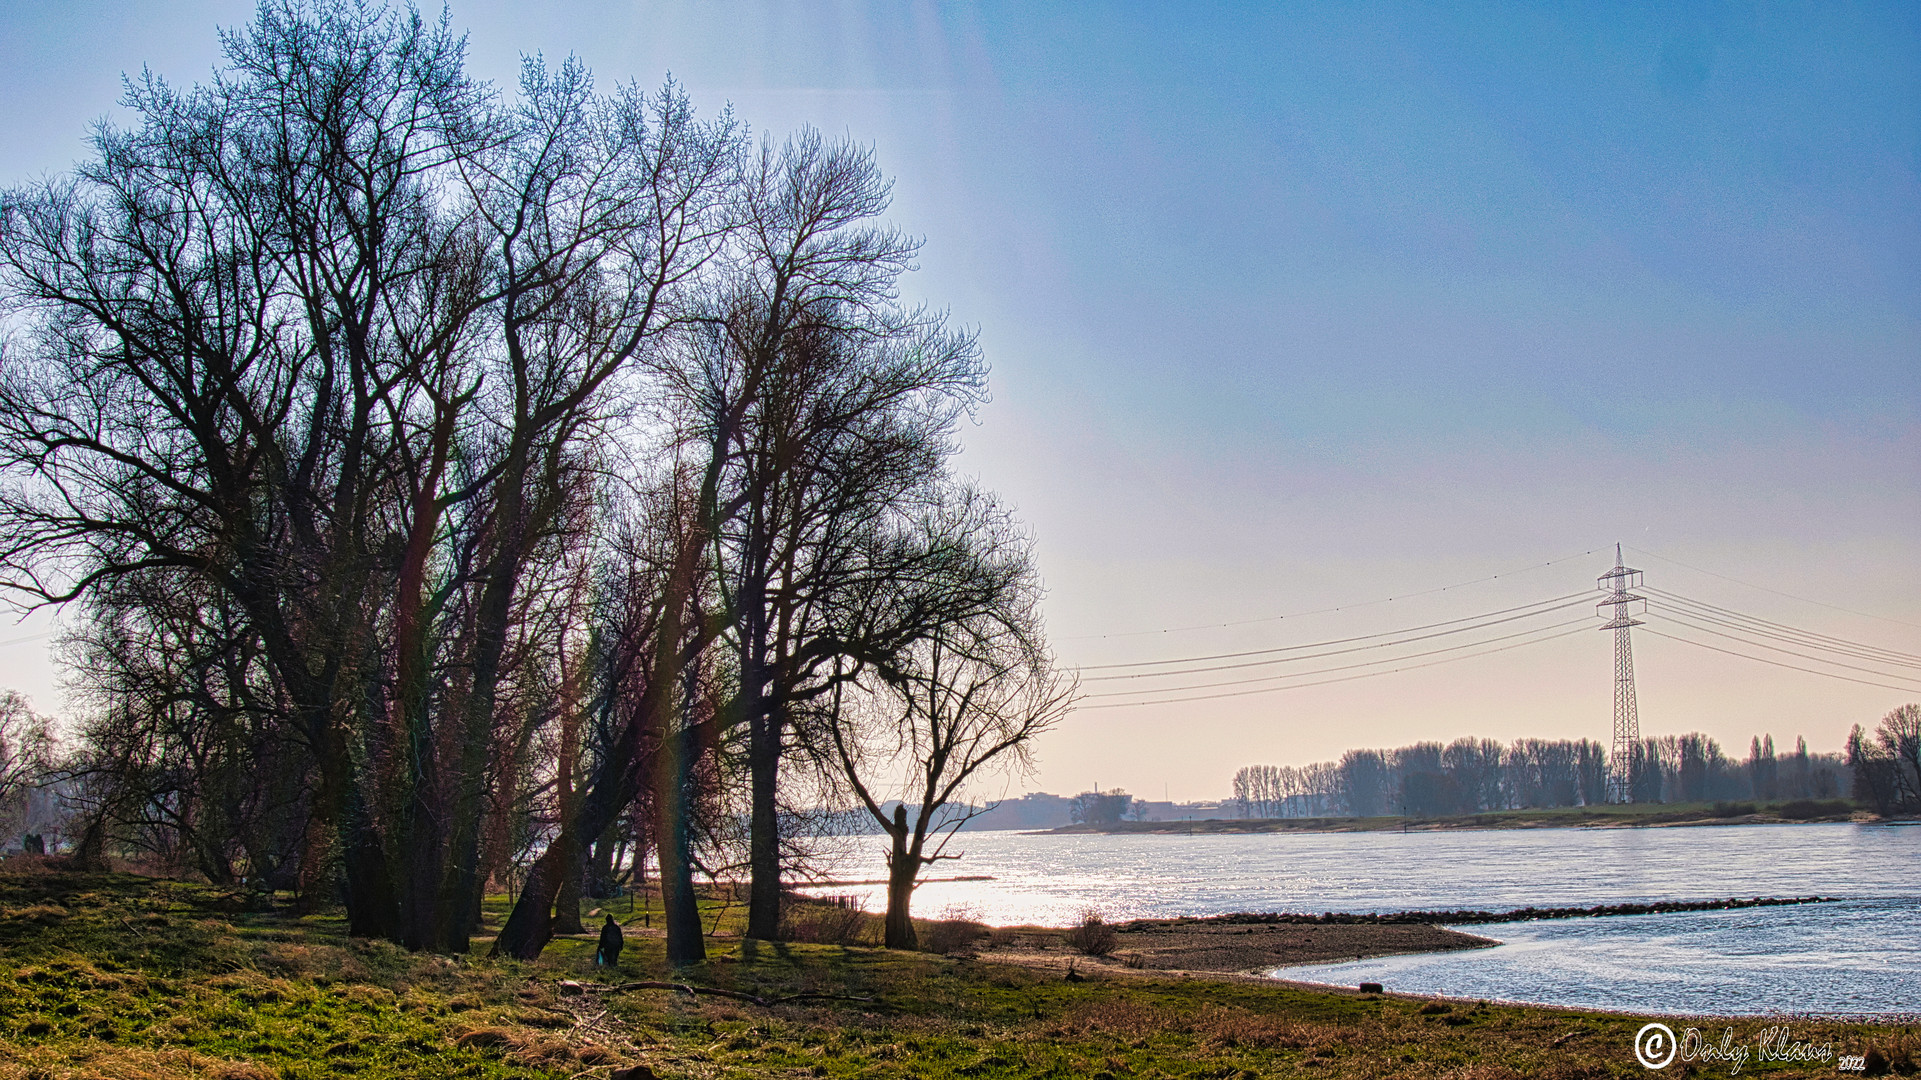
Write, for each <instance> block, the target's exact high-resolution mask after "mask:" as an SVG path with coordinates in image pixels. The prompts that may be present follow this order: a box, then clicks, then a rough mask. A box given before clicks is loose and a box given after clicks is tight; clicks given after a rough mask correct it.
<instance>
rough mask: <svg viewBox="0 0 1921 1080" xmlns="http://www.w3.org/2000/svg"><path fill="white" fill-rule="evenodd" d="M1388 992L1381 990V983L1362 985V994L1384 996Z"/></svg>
mask: <svg viewBox="0 0 1921 1080" xmlns="http://www.w3.org/2000/svg"><path fill="white" fill-rule="evenodd" d="M1386 992H1387V991H1385V990H1382V989H1381V984H1380V983H1362V984H1361V993H1363V994H1384V993H1386Z"/></svg>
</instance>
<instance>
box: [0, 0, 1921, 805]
mask: <svg viewBox="0 0 1921 1080" xmlns="http://www.w3.org/2000/svg"><path fill="white" fill-rule="evenodd" d="M250 13H251V5H250V4H247V3H244V2H228V0H220V2H204V3H193V2H173V3H158V2H150V0H116V2H113V3H105V2H100V0H63V2H61V3H57V4H56V3H47V2H41V0H13V2H12V3H9V4H8V5H6V6H5V8H4V10H3V11H0V102H3V103H4V108H5V114H6V116H7V117H8V122H7V124H5V125H0V184H9V185H10V184H14V183H20V182H25V181H28V180H31V179H33V178H35V177H38V176H42V175H53V174H57V173H59V172H61V171H63V170H65V169H67V168H70V167H71V165H72V164H73V162H74V161H76V160H77V159H78V158H80V157H81V156H83V155H84V153H85V150H86V147H85V143H84V139H85V135H86V131H87V128H88V125H89V124H90V123H92V122H94V121H96V120H98V119H100V118H102V117H107V118H111V117H113V116H115V115H116V111H115V102H116V99H117V96H118V92H119V79H120V75H121V73H122V72H133V71H138V70H139V69H140V68H141V67H142V66H143V65H146V66H150V67H151V68H152V69H153V70H155V71H156V72H158V73H160V74H162V75H164V76H166V77H168V78H169V79H172V80H174V81H176V82H191V81H195V80H198V79H203V78H205V77H206V75H207V73H208V72H209V71H210V69H211V67H212V65H213V64H214V63H215V62H216V60H217V57H218V43H217V38H216V35H215V33H214V30H215V27H217V26H232V25H235V24H238V23H242V22H244V21H245V20H246V19H247V18H248V17H249V15H250ZM451 14H452V20H453V22H454V24H455V25H456V26H457V27H461V28H464V29H466V30H467V31H468V33H469V62H470V70H471V71H473V72H474V73H475V74H477V75H479V76H481V77H484V78H488V79H492V80H494V81H496V82H498V83H500V84H502V85H503V86H511V84H512V80H513V78H514V75H515V72H516V70H517V65H518V63H519V59H520V57H521V56H522V55H525V54H532V53H540V54H543V55H545V56H546V57H548V58H549V59H558V58H560V57H563V56H566V55H568V54H574V55H578V56H579V57H580V58H581V59H582V60H584V61H585V62H586V63H587V64H588V65H589V66H590V67H591V68H592V69H593V70H594V71H595V73H596V75H597V77H598V78H599V80H600V81H601V82H602V84H603V85H612V84H613V83H616V82H625V81H628V80H634V81H638V82H639V83H641V84H643V85H657V84H659V82H660V81H661V80H662V79H663V78H665V77H666V76H667V75H668V74H669V73H671V74H672V75H673V77H674V78H676V79H678V80H680V81H681V82H683V83H684V84H685V85H686V87H687V89H688V90H689V92H690V93H691V95H692V97H693V99H694V101H695V102H696V104H697V105H698V106H699V107H700V108H701V109H702V110H703V111H705V112H707V113H710V114H711V113H713V112H717V111H718V110H720V109H721V108H723V107H724V106H727V105H729V104H731V106H732V107H733V109H734V110H735V112H736V114H737V115H738V116H739V117H740V118H741V119H742V120H744V121H745V122H747V123H748V124H749V125H750V126H751V127H752V129H753V130H754V131H755V132H757V133H762V134H765V135H767V136H769V137H773V138H779V137H781V136H783V135H784V134H786V133H788V132H791V131H793V130H795V129H796V128H797V127H799V126H800V125H803V124H811V125H814V126H817V127H819V128H821V129H822V130H824V131H826V132H828V133H829V134H833V135H846V136H849V137H851V138H854V139H857V140H859V141H861V142H864V143H868V144H871V145H872V146H873V147H874V148H875V152H876V154H877V156H878V159H879V161H880V163H881V165H882V167H883V168H884V169H885V170H886V171H887V172H888V173H890V174H891V175H892V176H893V177H894V179H895V188H894V191H895V202H894V209H893V212H892V214H891V217H892V220H893V221H895V222H896V223H897V224H899V225H901V226H902V227H903V228H905V229H907V230H909V231H911V232H913V233H915V234H917V235H919V236H921V237H923V238H924V240H925V246H924V249H923V252H922V257H921V260H920V269H919V270H918V271H917V272H916V273H915V274H913V275H912V276H911V278H910V280H909V281H908V282H907V283H906V290H907V292H908V293H909V294H910V296H911V297H912V298H915V299H925V300H927V301H930V302H932V303H934V304H937V305H939V306H942V307H945V308H947V309H948V310H949V311H950V312H951V315H952V318H953V319H954V320H955V321H956V322H958V323H960V324H963V325H966V326H969V327H973V328H975V329H977V330H978V332H979V334H980V338H981V342H982V344H983V347H984V349H985V351H986V354H987V357H988V359H989V361H990V363H991V364H992V365H993V400H992V402H991V403H990V404H989V405H987V406H986V407H985V408H983V409H982V410H981V412H980V415H979V416H978V418H977V421H976V423H974V424H972V425H970V426H969V427H968V429H967V430H966V432H965V433H964V438H965V446H966V449H965V451H964V453H963V454H962V456H961V459H960V467H961V468H962V469H963V470H964V471H966V472H967V473H968V474H970V475H972V476H974V477H977V478H978V479H979V480H980V482H981V483H983V484H984V485H986V486H988V487H990V488H993V489H995V490H997V491H999V492H1001V493H1002V494H1003V495H1005V496H1006V497H1007V499H1008V500H1009V501H1010V502H1011V503H1012V504H1013V505H1014V506H1016V507H1017V508H1018V510H1019V512H1020V514H1021V516H1022V518H1023V519H1024V520H1025V521H1026V522H1027V523H1028V526H1029V527H1030V528H1031V530H1032V532H1033V534H1034V537H1035V544H1036V550H1037V553H1038V556H1039V560H1040V565H1041V570H1042V573H1043V575H1044V577H1045V580H1046V583H1047V588H1048V594H1047V599H1046V601H1045V603H1046V614H1047V618H1048V625H1049V628H1050V631H1051V633H1052V635H1053V641H1054V647H1055V650H1056V652H1057V653H1058V655H1059V657H1060V659H1061V661H1062V662H1063V663H1064V664H1066V665H1068V666H1073V667H1087V668H1090V670H1088V671H1086V672H1084V675H1086V676H1089V677H1090V679H1089V681H1088V682H1086V683H1084V688H1085V689H1087V690H1088V691H1089V692H1090V693H1093V692H1099V691H1102V690H1104V689H1105V688H1106V687H1108V686H1111V685H1112V683H1097V682H1096V681H1093V680H1092V678H1091V677H1092V676H1096V675H1100V674H1104V673H1107V669H1098V668H1094V667H1093V666H1094V665H1101V664H1114V663H1131V662H1136V661H1146V660H1160V659H1169V658H1179V657H1187V656H1200V655H1211V654H1218V653H1226V652H1235V651H1244V650H1256V649H1263V648H1277V647H1285V646H1290V645H1295V644H1299V643H1302V642H1312V641H1322V640H1328V639H1333V638H1343V637H1350V636H1355V635H1361V634H1369V633H1377V632H1382V631H1387V630H1392V629H1395V628H1398V627H1406V626H1414V625H1418V624H1425V623H1429V622H1435V621H1440V620H1446V619H1454V618H1459V617H1462V616H1467V615H1473V614H1476V613H1479V612H1485V611H1493V610H1497V609H1504V608H1508V607H1512V606H1514V605H1518V604H1522V603H1527V602H1531V601H1534V600H1537V599H1541V598H1544V597H1551V596H1560V595H1563V594H1568V593H1572V592H1574V591H1576V590H1580V589H1583V588H1589V587H1591V586H1592V583H1593V580H1594V578H1595V577H1596V576H1597V575H1599V574H1600V573H1602V572H1603V571H1604V570H1606V569H1607V568H1608V567H1609V566H1611V565H1612V564H1613V545H1614V544H1615V543H1616V542H1620V543H1623V544H1624V545H1626V555H1627V557H1628V562H1629V563H1630V564H1632V565H1635V566H1639V567H1641V568H1643V569H1644V570H1646V571H1647V575H1648V576H1647V582H1648V584H1649V585H1651V586H1655V587H1659V588H1662V589H1666V590H1671V591H1673V592H1678V593H1681V594H1684V595H1686V596H1688V597H1691V598H1694V599H1695V600H1698V601H1705V602H1708V603H1712V604H1716V605H1720V606H1722V607H1724V608H1727V609H1731V610H1736V611H1740V612H1743V613H1747V614H1751V615H1754V616H1758V617H1761V618H1765V619H1769V620H1773V621H1775V622H1778V623H1782V624H1787V625H1791V626H1794V627H1797V628H1801V629H1804V630H1807V631H1812V632H1816V633H1822V634H1827V635H1831V636H1834V637H1838V638H1844V639H1847V640H1850V641H1857V642H1865V643H1868V644H1871V645H1874V646H1877V647H1880V648H1885V649H1893V650H1899V651H1905V652H1908V653H1921V8H1917V7H1915V6H1914V5H1909V4H1883V5H1854V4H1819V5H1817V4H1788V3H1783V4H1773V5H1734V4H1708V3H1698V4H1689V3H1660V4H1655V3H1647V4H1592V5H1581V6H1576V5H1558V4H1553V5H1550V4H1539V5H1521V4H1451V5H1430V4H1420V3H1405V4H1396V3H1362V4H1339V5H1335V4H1278V3H1277V4H1211V5H1210V4H1201V3H1192V4H1179V5H1166V4H1145V3H1143V4H1124V3H1112V4H1099V5H1092V4H1088V5H1037V4H1031V3H1018V2H1009V3H931V2H911V0H910V2H904V3H858V2H839V3H821V4H807V5H793V4H780V3H772V2H767V3H755V2H747V0H687V2H679V3H633V2H612V0H603V2H589V0H577V2H572V3H559V2H544V3H543V2H534V3H507V2H504V0H497V2H479V0H473V2H463V3H458V4H456V5H455V6H453V7H452V8H451ZM1543 564H1546V565H1543ZM1490 577H1492V578H1494V580H1482V579H1487V578H1490ZM1470 582H1473V583H1474V584H1468V583H1470ZM1444 586H1449V588H1446V589H1444V590H1443V588H1442V587H1444ZM1454 586H1458V587H1454ZM1390 597H1392V598H1394V599H1392V600H1389V599H1388V598H1390ZM1332 608H1338V609H1340V610H1326V609H1332ZM1309 613H1313V614H1309ZM1580 613H1581V609H1576V614H1580ZM1277 616H1287V617H1286V618H1276V617H1277ZM1598 622H1599V620H1596V624H1597V626H1598ZM1651 625H1653V624H1651ZM50 627H51V617H50V616H47V615H44V614H43V615H36V616H33V617H31V618H29V619H28V620H26V621H25V622H23V623H21V624H20V625H19V626H18V627H15V628H12V629H11V631H8V630H0V685H12V686H16V687H18V688H19V689H21V690H23V691H25V692H27V693H29V694H31V695H32V696H33V697H34V699H35V700H36V702H38V703H40V705H41V707H42V708H43V709H47V710H51V711H59V710H60V709H62V708H63V707H64V703H63V699H62V696H61V692H60V687H59V667H58V657H57V656H56V655H52V649H53V646H52V645H51V644H50V643H51V642H52V641H53V640H54V639H53V638H51V637H47V636H36V635H45V634H47V632H48V631H49V629H50ZM1610 640H1611V635H1608V634H1606V633H1602V632H1599V631H1598V630H1597V631H1596V632H1593V633H1585V632H1584V633H1578V634H1575V633H1570V634H1569V635H1567V636H1565V637H1563V638H1560V639H1557V640H1554V641H1550V642H1547V643H1545V644H1540V645H1532V646H1529V647H1527V648H1517V649H1512V650H1509V651H1506V652H1502V653H1499V654H1495V655H1488V656H1485V657H1476V658H1472V659H1465V660H1462V661H1460V662H1458V663H1450V664H1446V665H1440V666H1435V667H1430V668H1423V669H1420V670H1409V671H1402V672H1399V673H1395V674H1388V675H1383V676H1381V677H1376V678H1368V679H1362V680H1354V681H1347V682H1341V683H1333V684H1328V685H1322V686H1315V687H1309V688H1299V689H1291V690H1287V691H1284V692H1275V693H1265V694H1252V695H1246V696H1238V697H1232V698H1221V699H1212V700H1202V701H1187V702H1181V703H1175V704H1166V705H1151V706H1142V707H1126V708H1091V707H1083V708H1082V709H1081V710H1079V711H1077V712H1076V713H1075V714H1074V715H1072V716H1071V717H1069V718H1068V719H1067V720H1066V721H1065V722H1063V723H1062V725H1061V726H1060V727H1059V728H1058V729H1057V730H1056V731H1054V732H1052V733H1050V734H1049V735H1047V736H1046V737H1044V739H1043V740H1042V741H1041V742H1040V743H1039V744H1038V746H1037V750H1038V766H1037V770H1036V771H1035V772H1034V773H1033V774H1032V775H1029V776H1024V777H1013V778H1009V779H1008V780H1007V781H1006V782H1005V786H1004V787H1003V788H1002V789H1001V790H1005V791H1007V792H1009V793H1011V792H1015V791H1020V790H1047V791H1056V792H1072V791H1078V790H1083V789H1086V788H1087V787H1090V786H1092V785H1096V784H1098V785H1099V786H1100V787H1102V788H1113V787H1121V788H1125V789H1127V790H1129V791H1131V792H1133V793H1135V794H1137V795H1142V796H1146V797H1150V798H1157V799H1158V798H1162V797H1171V798H1174V799H1177V800H1190V799H1210V798H1219V797H1221V796H1224V795H1225V794H1226V793H1227V791H1228V784H1229V781H1230V778H1231V776H1232V774H1233V772H1234V770H1235V769H1236V768H1238V767H1240V766H1242V765H1247V764H1255V763H1262V764H1306V763H1308V762H1313V761H1321V760H1328V759H1331V758H1336V757H1338V756H1339V755H1340V754H1341V753H1342V751H1344V750H1346V749H1348V748H1350V747H1356V746H1394V745H1400V744H1404V743H1407V742H1412V741H1415V740H1417V739H1437V740H1441V741H1448V740H1451V739H1453V738H1456V737H1459V736H1464V735H1475V736H1484V737H1492V738H1499V739H1502V740H1511V739H1514V738H1520V737H1544V738H1593V739H1597V740H1600V741H1603V742H1605V741H1607V739H1608V738H1609V735H1610V731H1611V727H1610V725H1611V715H1612V713H1611V710H1612V697H1611V679H1612V673H1613V659H1612V654H1611V651H1610V649H1611V644H1610ZM1700 640H1702V641H1712V640H1715V639H1709V638H1701V639H1700ZM1722 644H1726V642H1722ZM1634 648H1635V661H1636V670H1637V676H1638V687H1639V701H1640V715H1641V724H1642V728H1643V731H1644V732H1645V733H1648V734H1678V733H1681V732H1686V731H1703V732H1706V733H1708V734H1709V735H1712V736H1714V737H1715V738H1717V739H1719V740H1720V741H1721V742H1722V743H1723V745H1724V746H1726V747H1727V748H1728V749H1729V750H1730V752H1731V753H1734V754H1735V755H1736V756H1741V755H1742V754H1744V753H1745V748H1746V747H1747V745H1748V740H1749V738H1750V736H1752V735H1755V734H1759V733H1763V732H1767V733H1772V734H1773V735H1774V737H1775V739H1776V741H1777V742H1786V743H1790V744H1791V743H1792V741H1793V738H1794V737H1795V736H1796V735H1804V736H1806V737H1807V739H1808V741H1809V744H1810V747H1811V748H1812V749H1815V750H1827V751H1835V750H1839V749H1840V748H1841V744H1842V741H1843V739H1844V738H1845V736H1846V733H1847V731H1848V729H1849V728H1850V727H1851V726H1852V725H1853V724H1856V723H1863V724H1866V725H1868V726H1870V727H1872V725H1873V723H1874V722H1875V721H1876V720H1877V719H1878V718H1879V717H1880V716H1881V715H1883V714H1884V713H1886V712H1887V711H1888V710H1889V709H1891V708H1893V707H1894V706H1896V705H1899V704H1901V703H1902V702H1904V701H1908V700H1914V699H1916V698H1921V694H1918V693H1914V692H1911V691H1907V690H1901V689H1896V688H1890V687H1886V686H1866V685H1861V684H1858V683H1849V682H1843V681H1838V680H1834V679H1828V678H1823V677H1818V676H1816V675H1812V674H1807V673H1802V672H1795V671H1791V670H1786V669H1783V668H1780V667H1775V666H1769V665H1765V664H1761V663H1757V662H1754V661H1751V660H1746V659H1741V658H1736V657H1730V656H1726V655H1723V654H1718V653H1714V652H1711V651H1708V650H1706V649H1703V648H1700V647H1698V646H1695V645H1690V644H1687V643H1685V642H1677V641H1673V640H1670V639H1664V638H1659V637H1654V636H1651V635H1649V634H1646V633H1641V632H1637V636H1636V637H1635V641H1634ZM1750 651H1752V650H1750ZM1787 662H1789V663H1801V661H1797V660H1793V659H1789V660H1787ZM1830 670H1832V669H1830ZM1909 685H1915V684H1914V683H1912V682H1911V683H1910V684H1909ZM1107 700H1110V699H1095V698H1091V697H1090V698H1088V699H1087V701H1086V702H1085V705H1087V706H1091V705H1094V704H1098V703H1101V702H1103V701H1107Z"/></svg>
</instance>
